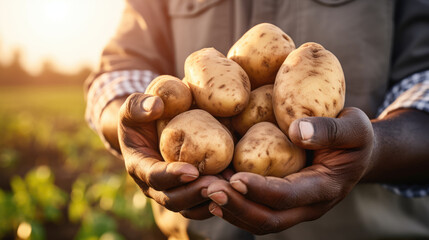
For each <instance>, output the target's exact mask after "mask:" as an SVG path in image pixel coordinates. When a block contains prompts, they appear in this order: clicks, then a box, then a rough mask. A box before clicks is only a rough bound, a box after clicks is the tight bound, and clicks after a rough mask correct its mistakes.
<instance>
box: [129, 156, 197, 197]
mask: <svg viewBox="0 0 429 240" xmlns="http://www.w3.org/2000/svg"><path fill="white" fill-rule="evenodd" d="M129 154H130V153H128V151H124V153H123V155H124V159H125V165H126V168H127V171H128V174H130V175H131V176H132V177H133V178H134V179H139V180H141V181H143V182H144V183H146V184H147V185H148V186H149V187H151V188H153V189H155V190H157V191H163V190H167V189H170V188H174V187H178V186H181V185H183V184H185V183H188V182H191V181H194V180H196V179H197V178H198V176H199V172H198V169H197V168H196V167H194V166H193V165H191V164H189V163H185V162H172V163H167V162H164V161H160V159H161V158H160V157H158V158H153V157H150V156H147V155H146V153H142V152H140V151H139V149H137V150H136V151H135V152H134V153H132V154H130V155H131V156H128V155H129ZM136 182H137V181H136Z"/></svg>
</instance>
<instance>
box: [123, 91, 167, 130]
mask: <svg viewBox="0 0 429 240" xmlns="http://www.w3.org/2000/svg"><path fill="white" fill-rule="evenodd" d="M163 112H164V103H163V101H162V99H161V98H160V97H158V96H153V95H149V94H143V93H133V94H131V95H130V96H129V97H128V98H127V100H126V101H125V103H124V104H123V105H122V106H121V109H120V111H119V116H120V119H121V122H122V123H123V124H124V125H128V126H133V125H136V124H139V123H147V122H152V121H154V120H156V119H158V118H160V117H161V115H162V114H163Z"/></svg>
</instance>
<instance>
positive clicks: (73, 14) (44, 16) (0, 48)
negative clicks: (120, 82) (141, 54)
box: [0, 0, 125, 74]
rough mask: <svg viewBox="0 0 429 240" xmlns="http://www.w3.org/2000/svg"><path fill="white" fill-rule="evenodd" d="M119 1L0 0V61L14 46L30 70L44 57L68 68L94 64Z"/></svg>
mask: <svg viewBox="0 0 429 240" xmlns="http://www.w3.org/2000/svg"><path fill="white" fill-rule="evenodd" d="M124 6H125V4H124V1H123V0H109V1H104V0H92V1H88V0H73V1H71V0H37V1H34V0H14V1H1V0H0V62H2V63H8V62H10V60H11V56H12V55H13V52H14V50H15V48H17V47H19V48H20V50H22V53H23V54H22V55H23V63H24V66H25V68H26V69H28V70H29V71H30V72H32V73H33V74H37V73H38V72H39V71H40V70H41V69H42V67H43V60H44V59H50V60H51V61H53V62H54V64H55V67H58V68H59V69H60V70H62V71H66V72H70V73H72V72H74V71H76V70H78V69H79V68H80V67H81V66H82V65H84V64H85V65H87V64H90V66H92V67H94V66H95V65H96V64H97V62H98V59H99V56H100V53H101V50H102V49H103V47H104V46H105V44H106V43H107V42H108V41H109V39H110V38H111V36H112V35H113V33H114V32H115V31H116V28H117V25H118V23H119V19H120V16H121V14H122V11H123V8H124Z"/></svg>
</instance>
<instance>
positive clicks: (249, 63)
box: [228, 23, 295, 89]
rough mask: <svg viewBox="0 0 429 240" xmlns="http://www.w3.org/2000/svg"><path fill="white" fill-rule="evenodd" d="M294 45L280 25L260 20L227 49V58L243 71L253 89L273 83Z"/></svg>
mask: <svg viewBox="0 0 429 240" xmlns="http://www.w3.org/2000/svg"><path fill="white" fill-rule="evenodd" d="M294 49H295V43H294V42H293V40H292V39H291V38H290V37H289V36H288V35H287V34H286V33H284V32H283V31H282V30H281V29H280V28H278V27H276V26H274V25H272V24H270V23H261V24H258V25H256V26H254V27H253V28H251V29H250V30H249V31H247V32H246V33H245V34H244V35H243V36H242V37H241V38H240V39H239V40H238V41H237V42H236V43H235V44H234V45H233V46H232V48H231V49H230V50H229V52H228V58H229V59H232V60H234V61H235V62H237V63H238V64H240V66H241V67H242V68H243V69H244V71H246V73H247V75H248V76H249V79H250V83H251V86H252V89H256V88H258V87H260V86H262V85H266V84H271V83H274V79H275V78H276V74H277V71H278V70H279V68H280V66H281V65H282V63H283V61H284V60H285V59H286V57H287V56H288V55H289V53H290V52H291V51H292V50H294Z"/></svg>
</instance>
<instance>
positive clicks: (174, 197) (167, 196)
mask: <svg viewBox="0 0 429 240" xmlns="http://www.w3.org/2000/svg"><path fill="white" fill-rule="evenodd" d="M218 179H219V178H217V177H215V176H202V177H200V178H198V180H196V181H194V182H191V183H188V184H185V185H183V186H180V187H177V188H173V189H170V190H167V191H156V190H154V189H153V188H150V189H149V190H148V195H150V196H151V197H152V198H153V199H154V200H155V201H156V202H157V203H159V204H160V205H162V206H164V207H166V208H167V209H169V210H171V211H173V212H178V211H182V210H185V209H192V208H194V207H196V206H198V205H200V204H202V203H204V202H207V201H208V200H209V199H208V197H207V195H205V196H204V195H203V194H202V190H203V189H207V188H208V186H209V185H210V184H211V183H212V182H214V181H217V180H218Z"/></svg>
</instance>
